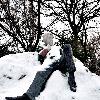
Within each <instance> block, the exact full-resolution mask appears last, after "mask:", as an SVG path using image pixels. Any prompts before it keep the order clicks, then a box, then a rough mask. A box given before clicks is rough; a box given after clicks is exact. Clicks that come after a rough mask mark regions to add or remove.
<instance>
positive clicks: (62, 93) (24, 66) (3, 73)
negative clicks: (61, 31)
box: [0, 46, 100, 100]
mask: <svg viewBox="0 0 100 100" xmlns="http://www.w3.org/2000/svg"><path fill="white" fill-rule="evenodd" d="M59 49H60V47H58V46H53V47H52V48H51V51H50V52H49V53H48V55H47V58H46V59H45V61H44V63H43V65H40V63H39V62H38V60H37V57H38V53H37V52H24V53H17V54H10V55H7V56H4V57H2V58H0V100H5V97H6V96H13V97H14V96H18V95H22V94H23V93H25V92H26V91H27V89H28V88H29V86H30V84H31V83H32V80H33V79H34V77H35V75H36V72H37V71H39V70H44V68H46V67H49V66H48V65H49V64H50V63H52V62H53V61H55V60H57V59H59V58H60V53H59ZM51 56H55V57H54V58H53V59H50V57H51ZM74 62H75V66H76V72H75V79H76V83H77V91H76V92H72V91H70V89H69V85H68V77H67V76H66V77H65V76H64V75H62V74H61V72H60V71H58V70H57V71H55V72H54V73H53V74H52V76H51V77H50V79H49V80H48V82H47V84H46V88H45V90H44V91H43V92H42V93H41V94H40V95H39V96H38V97H36V100H100V77H99V76H97V75H95V74H93V73H91V72H90V71H89V70H88V68H86V67H85V66H84V65H83V64H82V63H81V62H80V61H79V60H78V59H76V58H74Z"/></svg>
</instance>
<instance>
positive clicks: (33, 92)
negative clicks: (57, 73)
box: [26, 67, 54, 99]
mask: <svg viewBox="0 0 100 100" xmlns="http://www.w3.org/2000/svg"><path fill="white" fill-rule="evenodd" d="M53 72H54V70H53V68H51V67H50V68H47V69H46V70H45V71H39V72H37V74H36V76H35V78H34V80H33V82H32V84H31V85H30V87H29V89H28V90H27V92H26V94H27V95H28V96H29V97H30V99H32V98H34V97H37V96H38V95H39V94H40V92H41V91H43V89H44V88H45V85H46V82H47V80H48V79H49V78H50V76H51V74H52V73H53Z"/></svg>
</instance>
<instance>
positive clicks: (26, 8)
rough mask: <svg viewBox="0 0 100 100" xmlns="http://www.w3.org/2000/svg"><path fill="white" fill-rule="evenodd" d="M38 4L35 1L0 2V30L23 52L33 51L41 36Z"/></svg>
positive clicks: (9, 0)
mask: <svg viewBox="0 0 100 100" xmlns="http://www.w3.org/2000/svg"><path fill="white" fill-rule="evenodd" d="M38 4H39V3H38V1H36V0H21V1H20V0H0V28H1V29H2V30H3V31H5V33H6V34H8V35H9V37H11V39H12V41H15V43H16V45H15V46H16V47H17V46H19V45H20V47H21V48H23V50H24V51H34V50H35V49H36V46H37V44H38V43H37V40H38V38H37V37H39V36H37V35H41V34H40V33H39V34H38V30H40V29H38V23H40V21H39V22H38V19H40V18H39V17H38V15H39V14H40V13H38V8H37V7H38ZM39 38H40V37H39ZM38 42H39V41H38Z"/></svg>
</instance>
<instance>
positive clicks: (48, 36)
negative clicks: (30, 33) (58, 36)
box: [43, 33, 53, 46]
mask: <svg viewBox="0 0 100 100" xmlns="http://www.w3.org/2000/svg"><path fill="white" fill-rule="evenodd" d="M43 42H44V43H45V44H46V45H48V44H49V45H51V46H52V45H53V35H52V34H51V33H45V34H43Z"/></svg>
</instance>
